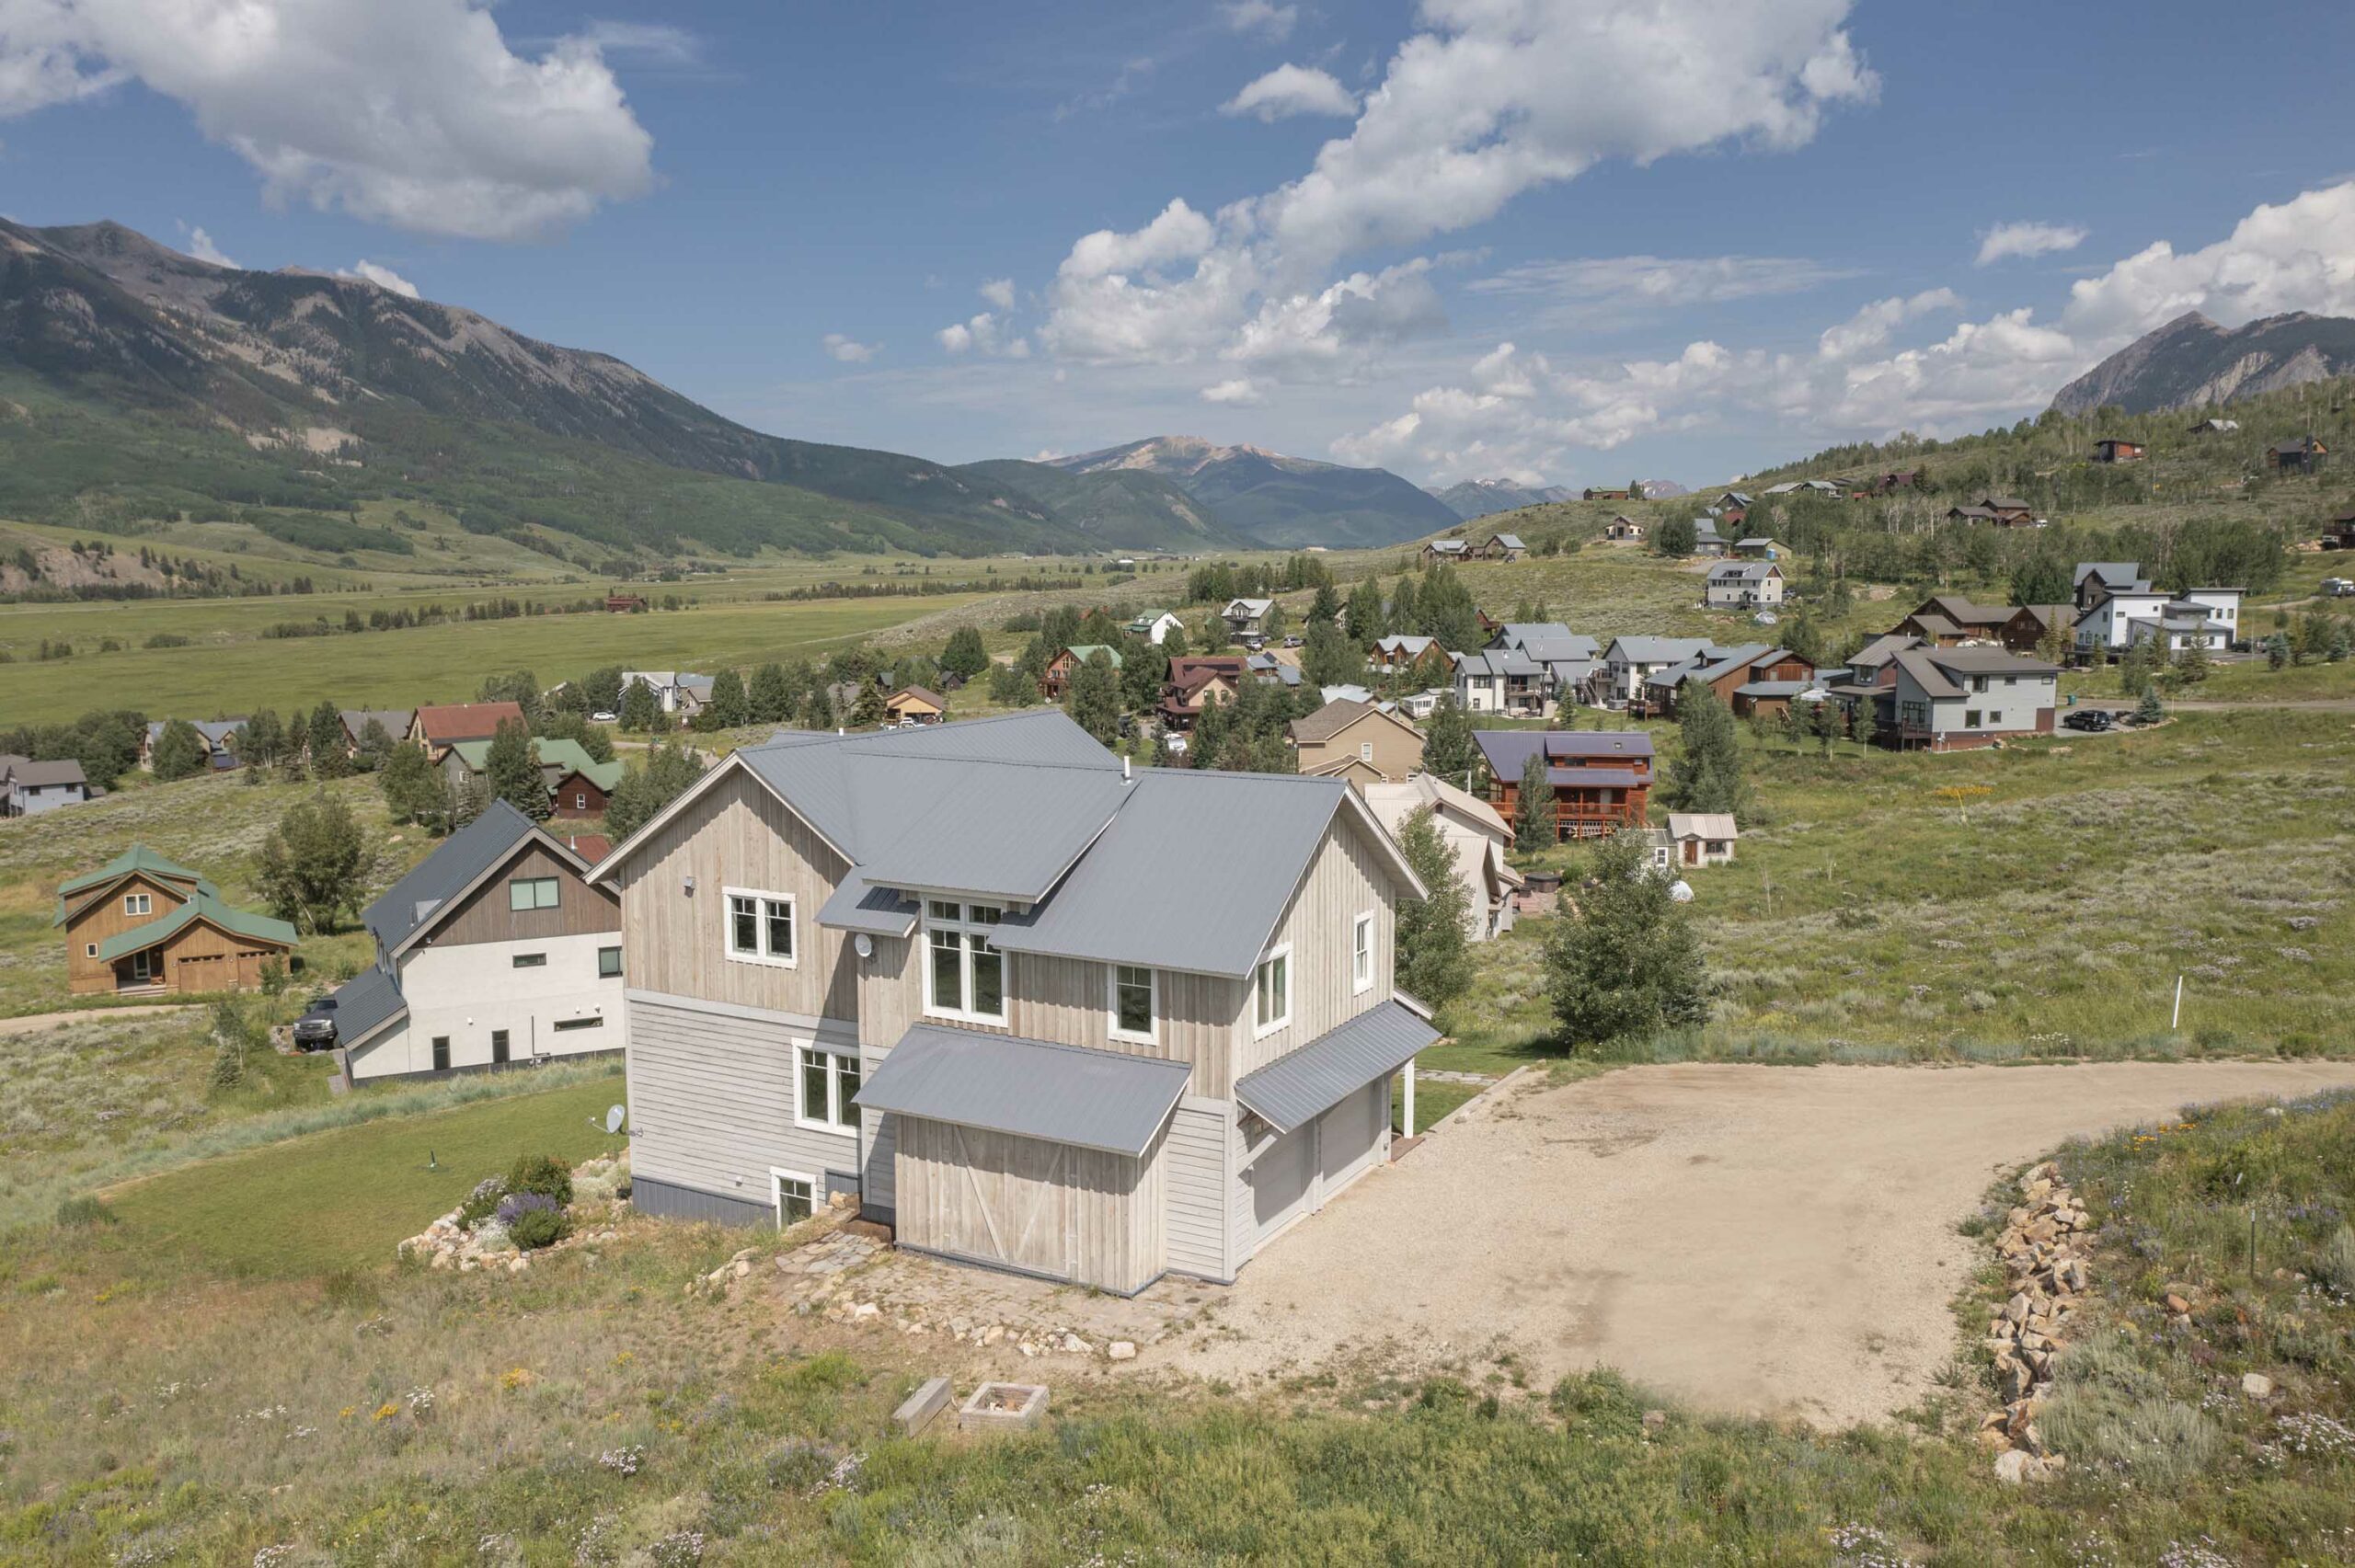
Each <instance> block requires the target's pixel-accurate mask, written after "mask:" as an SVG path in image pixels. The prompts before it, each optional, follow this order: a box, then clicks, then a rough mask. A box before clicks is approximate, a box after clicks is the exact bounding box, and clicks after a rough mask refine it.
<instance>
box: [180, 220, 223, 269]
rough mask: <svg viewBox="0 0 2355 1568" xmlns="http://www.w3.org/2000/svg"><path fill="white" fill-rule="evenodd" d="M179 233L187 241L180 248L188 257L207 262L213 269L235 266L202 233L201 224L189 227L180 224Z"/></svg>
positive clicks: (210, 238) (211, 237) (202, 227)
mask: <svg viewBox="0 0 2355 1568" xmlns="http://www.w3.org/2000/svg"><path fill="white" fill-rule="evenodd" d="M180 233H181V234H182V235H185V236H186V237H187V239H188V244H187V245H186V246H182V247H181V248H182V249H183V250H184V251H185V252H186V253H187V254H188V255H190V256H193V257H194V258H197V259H198V260H199V261H203V262H209V263H210V264H212V265H213V266H214V267H235V266H236V261H235V260H233V259H232V258H230V257H229V256H227V255H226V254H225V253H224V252H223V250H222V249H221V247H220V246H217V245H215V244H213V236H212V235H209V234H206V233H205V232H204V225H203V224H201V223H198V224H194V225H190V223H186V222H182V223H181V224H180Z"/></svg>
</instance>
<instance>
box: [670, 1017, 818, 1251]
mask: <svg viewBox="0 0 2355 1568" xmlns="http://www.w3.org/2000/svg"><path fill="white" fill-rule="evenodd" d="M629 1008H630V1013H629V1030H630V1033H629V1107H630V1166H631V1170H632V1173H633V1174H634V1175H639V1176H651V1177H653V1178H654V1179H655V1180H657V1181H660V1182H665V1183H669V1184H672V1185H679V1186H684V1187H692V1188H695V1189H696V1190H698V1191H701V1192H706V1193H710V1194H715V1195H718V1196H724V1197H734V1198H737V1199H739V1200H741V1201H743V1202H746V1203H757V1204H760V1205H762V1206H764V1207H766V1206H767V1205H768V1203H769V1173H770V1172H771V1171H772V1170H787V1171H797V1172H799V1173H803V1174H805V1175H808V1176H810V1177H811V1178H812V1179H813V1180H814V1181H815V1182H817V1183H818V1184H819V1185H820V1187H821V1189H822V1188H823V1187H824V1185H825V1184H826V1177H827V1174H828V1173H830V1172H832V1173H839V1174H840V1175H841V1176H843V1177H854V1178H855V1176H856V1172H857V1170H858V1149H857V1139H856V1138H855V1137H853V1136H851V1135H850V1134H848V1133H829V1132H816V1131H812V1130H810V1128H808V1127H799V1126H797V1125H796V1124H795V1122H794V1096H795V1094H796V1093H797V1092H798V1075H797V1073H796V1071H795V1062H794V1047H795V1046H796V1045H797V1044H802V1043H807V1042H809V1041H810V1038H811V1036H810V1034H809V1033H808V1032H806V1031H802V1030H795V1029H790V1028H788V1027H787V1026H786V1025H784V1024H775V1023H764V1022H760V1021H756V1020H752V1019H746V1018H732V1017H728V1016H724V1015H722V1014H719V1013H705V1012H699V1011H697V1010H695V1009H693V1008H689V1007H673V1006H664V1005H662V1004H661V1003H657V1002H649V1001H640V1000H638V999H636V998H633V999H632V1000H631V1001H630V1004H629ZM820 1043H821V1044H825V1043H827V1042H820ZM830 1048H834V1049H840V1048H841V1046H840V1045H839V1044H835V1045H832V1046H831V1047H830Z"/></svg>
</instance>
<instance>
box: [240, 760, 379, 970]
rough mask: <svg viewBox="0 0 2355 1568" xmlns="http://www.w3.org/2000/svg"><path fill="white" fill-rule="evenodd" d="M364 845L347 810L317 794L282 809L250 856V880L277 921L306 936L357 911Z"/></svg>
mask: <svg viewBox="0 0 2355 1568" xmlns="http://www.w3.org/2000/svg"><path fill="white" fill-rule="evenodd" d="M366 860H367V842H366V841H365V840H364V839H363V838H362V835H361V831H360V824H359V823H358V822H356V821H354V820H353V819H352V816H351V810H350V807H347V806H345V805H344V803H343V802H342V801H341V800H340V799H339V798H337V797H336V796H334V795H328V794H327V793H326V792H324V791H322V792H320V793H319V794H317V795H314V796H312V797H311V798H310V799H308V800H298V801H296V802H295V803H294V804H293V805H292V806H290V807H287V808H286V815H285V816H283V817H281V818H279V821H278V826H277V827H275V828H272V829H271V830H270V834H269V836H268V837H267V838H265V839H263V840H262V842H261V849H260V850H259V851H258V853H256V855H255V857H254V861H255V864H254V879H255V882H256V883H257V885H258V887H260V889H261V895H262V897H263V898H265V899H266V900H268V901H269V904H270V908H271V910H274V911H275V912H276V913H277V914H278V916H279V918H280V919H281V920H288V921H293V922H294V925H295V928H296V929H297V930H299V931H302V932H304V933H309V934H313V935H316V934H317V933H320V932H325V931H332V930H333V929H335V922H336V919H337V917H338V916H339V915H341V914H343V913H345V912H347V911H349V912H350V913H352V914H357V913H359V911H360V902H361V898H360V893H361V886H360V874H361V870H362V867H363V865H364V864H366Z"/></svg>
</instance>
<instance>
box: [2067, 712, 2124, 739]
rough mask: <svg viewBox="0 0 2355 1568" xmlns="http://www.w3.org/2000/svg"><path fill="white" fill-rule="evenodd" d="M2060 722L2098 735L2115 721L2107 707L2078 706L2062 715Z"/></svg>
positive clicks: (2113, 725) (2113, 724) (2112, 725)
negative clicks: (2072, 711)
mask: <svg viewBox="0 0 2355 1568" xmlns="http://www.w3.org/2000/svg"><path fill="white" fill-rule="evenodd" d="M2061 722H2062V724H2063V725H2064V726H2066V727H2069V728H2071V729H2082V730H2084V731H2085V732H2086V733H2087V734H2089V735H2099V734H2100V733H2101V732H2102V731H2104V730H2106V729H2109V728H2112V727H2115V725H2116V723H2117V721H2116V720H2115V719H2114V718H2112V717H2111V716H2110V712H2109V710H2108V708H2079V709H2077V710H2076V711H2075V712H2074V713H2072V714H2068V715H2063V716H2062V720H2061Z"/></svg>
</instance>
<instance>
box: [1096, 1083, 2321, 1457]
mask: <svg viewBox="0 0 2355 1568" xmlns="http://www.w3.org/2000/svg"><path fill="white" fill-rule="evenodd" d="M2348 1084H2355V1064H2350V1063H2313V1064H2308V1063H2182V1064H2164V1063H2139V1062H2121V1063H2107V1064H2101V1065H2095V1066H2077V1067H2021V1068H1955V1069H1928V1068H1887V1067H1811V1068H1774V1067H1739V1066H1679V1067H1655V1068H1632V1069H1628V1070H1624V1071H1619V1072H1613V1073H1609V1074H1605V1075H1604V1076H1602V1077H1600V1078H1595V1079H1591V1080H1588V1081H1586V1082H1580V1083H1575V1084H1568V1085H1564V1086H1561V1087H1548V1086H1545V1084H1543V1083H1542V1082H1529V1083H1527V1084H1526V1086H1524V1085H1522V1084H1515V1085H1511V1086H1508V1087H1507V1088H1506V1089H1505V1090H1504V1091H1502V1092H1500V1093H1498V1094H1495V1095H1491V1096H1489V1097H1488V1099H1486V1100H1483V1101H1479V1102H1476V1103H1475V1104H1472V1105H1470V1106H1467V1107H1466V1109H1465V1112H1464V1113H1463V1114H1462V1115H1460V1116H1458V1117H1457V1118H1456V1119H1455V1120H1454V1121H1453V1122H1451V1123H1449V1124H1448V1125H1447V1127H1445V1128H1443V1129H1442V1131H1441V1132H1440V1133H1439V1134H1438V1135H1437V1136H1435V1137H1433V1138H1431V1139H1430V1140H1429V1141H1428V1142H1427V1143H1425V1144H1424V1145H1423V1146H1422V1147H1421V1148H1419V1149H1418V1150H1415V1151H1414V1152H1413V1153H1412V1154H1411V1155H1409V1156H1408V1157H1407V1159H1406V1160H1404V1161H1402V1162H1399V1163H1398V1164H1396V1165H1393V1166H1390V1167H1388V1168H1386V1169H1384V1170H1381V1171H1377V1172H1375V1173H1373V1174H1372V1175H1370V1176H1368V1177H1366V1178H1365V1179H1364V1180H1362V1181H1361V1182H1360V1183H1359V1184H1358V1185H1356V1186H1355V1187H1353V1188H1351V1189H1350V1191H1349V1192H1348V1193H1346V1194H1344V1195H1343V1196H1341V1197H1340V1198H1339V1199H1338V1200H1337V1201H1336V1202H1334V1203H1333V1204H1331V1205H1330V1206H1328V1207H1327V1208H1326V1209H1325V1211H1324V1212H1323V1213H1321V1214H1319V1215H1317V1216H1315V1217H1314V1218H1313V1219H1308V1220H1306V1221H1304V1222H1303V1223H1302V1224H1300V1225H1298V1226H1296V1227H1295V1228H1294V1229H1293V1230H1292V1231H1291V1232H1290V1233H1289V1234H1287V1235H1285V1236H1283V1237H1281V1238H1280V1239H1279V1240H1278V1241H1277V1242H1276V1243H1275V1244H1274V1245H1273V1246H1271V1247H1270V1248H1269V1250H1268V1251H1267V1252H1266V1253H1263V1254H1261V1255H1260V1256H1259V1257H1258V1259H1257V1260H1255V1261H1254V1262H1253V1263H1252V1264H1250V1265H1248V1266H1247V1267H1246V1269H1245V1270H1244V1271H1243V1274H1242V1276H1241V1277H1240V1278H1239V1279H1238V1280H1237V1282H1236V1283H1235V1286H1234V1288H1232V1289H1231V1290H1228V1291H1225V1292H1222V1293H1220V1298H1221V1299H1219V1301H1218V1303H1217V1306H1216V1308H1215V1310H1214V1312H1213V1314H1212V1321H1213V1323H1214V1326H1213V1327H1211V1328H1209V1329H1207V1330H1204V1329H1200V1328H1197V1329H1195V1330H1193V1331H1192V1332H1180V1333H1175V1334H1172V1335H1170V1336H1168V1337H1167V1338H1166V1339H1164V1340H1163V1342H1162V1343H1160V1344H1159V1345H1154V1346H1152V1347H1151V1348H1149V1349H1148V1350H1147V1351H1146V1352H1145V1354H1144V1356H1143V1359H1142V1362H1141V1365H1143V1367H1145V1368H1151V1369H1156V1370H1166V1371H1170V1372H1182V1373H1189V1374H1192V1375H1196V1376H1200V1377H1204V1378H1223V1379H1229V1380H1231V1381H1235V1382H1249V1381H1251V1380H1254V1379H1262V1378H1273V1377H1281V1376H1286V1375H1290V1374H1295V1373H1300V1372H1305V1371H1312V1370H1315V1369H1316V1368H1320V1367H1324V1366H1327V1365H1330V1364H1332V1363H1334V1362H1336V1361H1338V1360H1342V1359H1352V1360H1354V1359H1357V1358H1359V1357H1361V1356H1373V1357H1378V1358H1379V1359H1381V1360H1383V1361H1385V1362H1388V1363H1390V1364H1391V1365H1393V1366H1394V1367H1395V1368H1397V1369H1399V1370H1402V1371H1407V1370H1412V1369H1414V1368H1418V1367H1431V1366H1439V1365H1443V1364H1445V1363H1447V1362H1449V1361H1451V1360H1453V1359H1455V1358H1459V1357H1473V1356H1478V1355H1480V1354H1482V1353H1485V1352H1489V1351H1493V1350H1495V1349H1498V1348H1500V1347H1501V1348H1510V1349H1511V1350H1512V1351H1513V1352H1514V1353H1516V1354H1517V1355H1518V1356H1520V1358H1521V1360H1522V1364H1523V1365H1524V1366H1525V1367H1526V1368H1528V1370H1529V1372H1530V1374H1531V1376H1532V1377H1533V1379H1535V1380H1537V1381H1538V1386H1540V1387H1543V1386H1545V1384H1547V1383H1550V1382H1551V1381H1552V1380H1553V1379H1555V1378H1557V1377H1558V1376H1560V1375H1561V1374H1562V1373H1564V1372H1567V1371H1572V1370H1577V1369H1581V1368H1589V1367H1593V1366H1599V1365H1600V1366H1610V1367H1615V1368H1618V1369H1619V1370H1621V1371H1622V1372H1624V1373H1626V1374H1627V1375H1628V1376H1629V1377H1631V1378H1633V1379H1636V1380H1637V1381H1638V1382H1640V1383H1644V1384H1647V1385H1648V1386H1651V1387H1654V1388H1657V1389H1660V1391H1663V1392H1666V1393H1669V1394H1672V1395H1674V1396H1676V1397H1678V1398H1680V1399H1681V1400H1683V1401H1685V1402H1690V1403H1693V1404H1695V1405H1698V1406H1700V1407H1702V1408H1708V1409H1717V1410H1724V1411H1738V1412H1751V1413H1764V1414H1772V1415H1779V1416H1796V1417H1800V1418H1803V1419H1806V1420H1809V1421H1811V1422H1814V1423H1816V1424H1818V1425H1827V1426H1841V1425H1848V1424H1851V1423H1854V1422H1856V1421H1861V1420H1866V1419H1870V1418H1875V1417H1879V1416H1885V1415H1888V1414H1890V1413H1893V1412H1895V1411H1898V1410H1901V1409H1903V1408H1905V1407H1906V1406H1908V1405H1910V1404H1912V1403H1913V1402H1915V1401H1917V1400H1918V1399H1920V1398H1921V1397H1922V1396H1924V1394H1926V1393H1928V1392H1929V1391H1931V1388H1932V1386H1933V1385H1932V1379H1933V1378H1934V1376H1935V1374H1936V1371H1937V1369H1938V1368H1939V1367H1940V1366H1942V1365H1943V1364H1944V1363H1945V1362H1946V1361H1947V1358H1948V1357H1949V1356H1951V1355H1952V1354H1953V1351H1954V1347H1955V1345H1956V1343H1957V1340H1956V1330H1955V1325H1954V1321H1953V1319H1952V1317H1951V1316H1950V1314H1949V1313H1948V1311H1947V1303H1948V1301H1949V1300H1950V1299H1952V1297H1953V1296H1954V1294H1955V1292H1956V1291H1957V1290H1958V1289H1959V1288H1960V1287H1961V1285H1962V1283H1963V1281H1964V1280H1965V1278H1966V1277H1967V1276H1968V1275H1969V1273H1970V1269H1971V1267H1972V1266H1973V1265H1974V1264H1975V1262H1976V1261H1977V1259H1976V1254H1975V1253H1974V1252H1973V1250H1972V1246H1971V1243H1970V1242H1968V1241H1967V1240H1966V1239H1965V1238H1963V1237H1962V1236H1960V1235H1959V1234H1958V1233H1957V1231H1956V1230H1955V1226H1956V1224H1957V1222H1958V1221H1959V1220H1960V1219H1963V1218H1964V1217H1965V1216H1966V1215H1968V1214H1969V1213H1970V1211H1971V1209H1972V1208H1973V1207H1975V1206H1976V1205H1977V1204H1978V1202H1979V1200H1980V1197H1981V1195H1982V1192H1983V1191H1984V1190H1985V1188H1986V1186H1987V1185H1988V1183H1989V1182H1990V1180H1991V1179H1992V1178H1993V1177H1994V1176H1995V1175H1996V1174H1997V1173H1999V1172H2001V1171H2004V1170H2006V1169H2008V1168H2010V1167H2013V1166H2016V1165H2017V1164H2019V1163H2022V1162H2026V1161H2028V1160H2030V1159H2033V1158H2035V1157H2036V1156H2038V1155H2039V1154H2042V1153H2043V1152H2044V1151H2046V1150H2049V1149H2051V1148H2052V1147H2054V1146H2055V1145H2057V1144H2059V1143H2061V1142H2062V1141H2063V1140H2064V1139H2068V1138H2069V1137H2071V1136H2072V1135H2074V1134H2091V1133H2097V1132H2100V1131H2103V1130H2106V1129H2108V1128H2110V1127H2118V1126H2121V1125H2126V1124H2131V1123H2139V1122H2143V1121H2149V1120H2154V1119H2156V1118H2158V1117H2160V1116H2165V1115H2167V1114H2169V1113H2171V1112H2173V1111H2175V1110H2176V1109H2177V1108H2178V1107H2180V1106H2183V1105H2186V1104H2200V1103H2206V1102H2212V1101H2217V1100H2225V1099H2234V1098H2241V1097H2246V1096H2250V1095H2257V1094H2298V1093H2306V1092H2309V1091H2311V1090H2315V1089H2321V1088H2326V1087H2333V1086H2338V1085H2348ZM2097 1285H2098V1282H2097Z"/></svg>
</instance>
